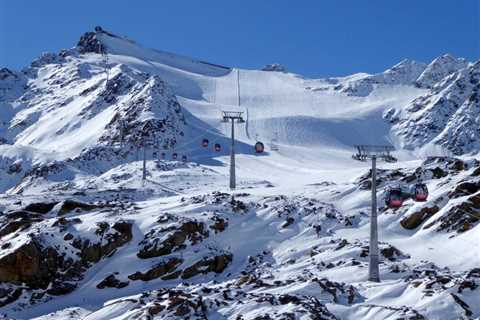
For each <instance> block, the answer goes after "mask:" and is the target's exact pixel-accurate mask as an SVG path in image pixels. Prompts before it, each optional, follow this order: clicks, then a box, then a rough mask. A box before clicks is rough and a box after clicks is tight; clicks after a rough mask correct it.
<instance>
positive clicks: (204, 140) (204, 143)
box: [202, 138, 209, 148]
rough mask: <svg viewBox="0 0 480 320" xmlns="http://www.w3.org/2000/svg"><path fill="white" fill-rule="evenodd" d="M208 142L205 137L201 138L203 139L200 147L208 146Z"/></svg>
mask: <svg viewBox="0 0 480 320" xmlns="http://www.w3.org/2000/svg"><path fill="white" fill-rule="evenodd" d="M208 142H209V141H208V139H207V138H205V139H203V140H202V147H204V148H206V147H208Z"/></svg>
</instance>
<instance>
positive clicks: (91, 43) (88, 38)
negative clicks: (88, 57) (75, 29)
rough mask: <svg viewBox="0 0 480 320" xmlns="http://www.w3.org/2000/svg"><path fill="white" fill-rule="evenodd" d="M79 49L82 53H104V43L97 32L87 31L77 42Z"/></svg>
mask: <svg viewBox="0 0 480 320" xmlns="http://www.w3.org/2000/svg"><path fill="white" fill-rule="evenodd" d="M77 49H78V52H80V53H89V52H90V53H102V52H104V47H103V45H102V43H101V42H100V41H99V40H98V39H97V34H96V33H95V32H86V33H84V34H83V35H82V36H81V37H80V40H79V41H78V43H77Z"/></svg>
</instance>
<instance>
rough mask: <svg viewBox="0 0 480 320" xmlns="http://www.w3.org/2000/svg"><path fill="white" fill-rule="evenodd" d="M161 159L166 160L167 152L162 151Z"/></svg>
mask: <svg viewBox="0 0 480 320" xmlns="http://www.w3.org/2000/svg"><path fill="white" fill-rule="evenodd" d="M160 159H162V160H165V152H162V153H160Z"/></svg>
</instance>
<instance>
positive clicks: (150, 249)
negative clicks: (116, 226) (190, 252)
mask: <svg viewBox="0 0 480 320" xmlns="http://www.w3.org/2000/svg"><path fill="white" fill-rule="evenodd" d="M208 235H209V232H208V230H207V229H206V227H205V224H204V223H203V222H198V221H194V220H191V221H183V222H180V223H179V225H178V226H170V227H166V228H158V229H153V230H152V231H150V232H149V233H147V234H146V235H145V238H144V239H143V240H142V241H141V242H140V246H141V248H140V251H139V252H138V254H137V256H138V257H139V258H141V259H148V258H153V257H160V256H164V255H167V254H170V253H172V252H175V251H177V250H181V249H183V248H185V247H186V243H185V242H186V241H187V240H189V241H190V243H191V244H192V245H195V244H196V243H198V242H200V241H202V240H203V239H205V238H206V237H208Z"/></svg>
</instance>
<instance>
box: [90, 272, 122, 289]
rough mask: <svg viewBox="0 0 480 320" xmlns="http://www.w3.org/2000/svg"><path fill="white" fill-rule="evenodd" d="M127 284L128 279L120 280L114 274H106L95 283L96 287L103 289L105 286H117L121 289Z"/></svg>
mask: <svg viewBox="0 0 480 320" xmlns="http://www.w3.org/2000/svg"><path fill="white" fill-rule="evenodd" d="M126 286H128V281H125V282H122V281H120V280H118V279H117V278H116V277H115V275H114V274H111V275H109V276H107V277H106V278H105V279H103V280H102V281H101V282H100V283H99V284H97V288H98V289H105V288H117V289H121V288H124V287H126Z"/></svg>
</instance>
